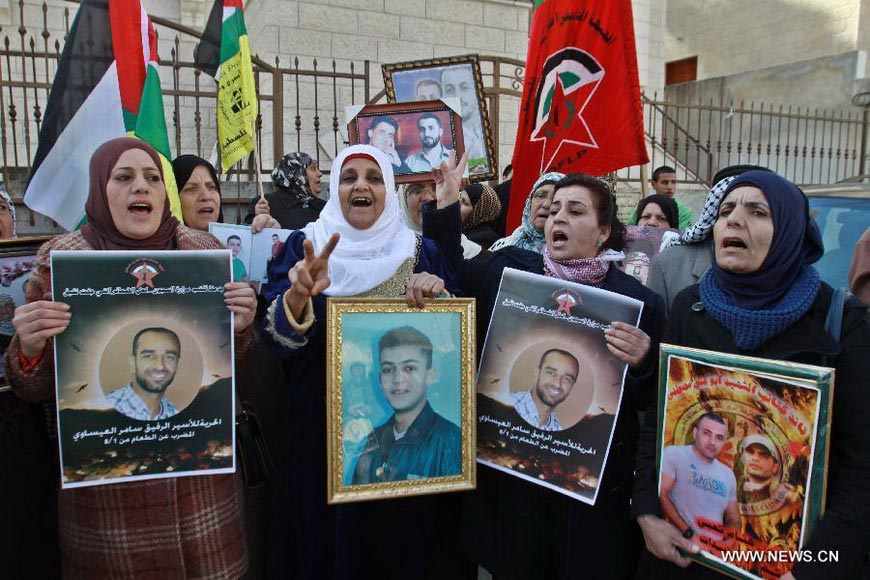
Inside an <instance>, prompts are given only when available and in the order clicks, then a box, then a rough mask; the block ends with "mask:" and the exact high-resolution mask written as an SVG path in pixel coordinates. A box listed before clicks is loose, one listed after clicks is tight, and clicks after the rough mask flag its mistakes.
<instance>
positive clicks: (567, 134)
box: [508, 0, 649, 227]
mask: <svg viewBox="0 0 870 580" xmlns="http://www.w3.org/2000/svg"><path fill="white" fill-rule="evenodd" d="M648 161H649V157H648V156H647V151H646V143H645V140H644V130H643V109H642V106H641V102H640V84H639V82H638V76H637V56H636V52H635V46H634V28H633V23H632V15H631V1H630V0H607V1H606V2H605V1H601V0H581V1H578V0H536V1H535V6H534V12H533V14H532V26H531V33H530V37H529V51H528V56H527V58H526V72H525V82H524V84H523V100H522V104H521V106H520V119H519V126H518V129H517V140H516V145H515V147H514V155H513V167H514V174H513V183H512V185H511V190H512V192H514V195H512V196H511V203H510V208H509V210H508V225H509V226H511V227H513V226H516V225H518V224H519V223H520V220H521V218H522V212H523V206H524V204H525V200H526V197H527V196H528V194H529V193H530V191H529V190H530V189H531V187H532V185H533V184H534V182H535V180H536V179H537V178H538V177H539V176H540V175H541V174H542V173H544V172H546V171H559V172H561V173H571V172H583V173H590V174H593V175H603V174H605V173H608V172H610V171H615V170H617V169H620V168H622V167H628V166H631V165H639V164H643V163H647V162H648Z"/></svg>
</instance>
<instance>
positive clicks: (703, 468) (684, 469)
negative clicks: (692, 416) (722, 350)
mask: <svg viewBox="0 0 870 580" xmlns="http://www.w3.org/2000/svg"><path fill="white" fill-rule="evenodd" d="M727 441H728V423H727V422H726V421H725V419H723V418H722V417H721V416H720V415H717V414H716V413H705V414H704V415H702V416H701V418H700V419H698V421H697V422H696V423H695V426H694V427H693V428H692V444H691V445H671V446H669V447H666V448H665V450H664V453H662V474H661V488H660V492H659V502H660V503H661V508H662V514H663V515H664V516H665V517H666V518H667V519H668V520H670V521H671V522H672V523H673V524H674V525H675V526H676V527H677V529H678V530H680V532H681V533H682V534H683V537H684V538H687V539H688V538H692V537H694V536H695V535H696V534H697V535H698V536H702V537H705V538H708V539H710V540H713V541H717V542H718V541H722V540H723V539H724V536H723V534H721V533H720V532H718V531H716V530H715V529H714V528H717V527H718V528H720V529H721V526H722V525H723V524H724V525H725V526H726V527H729V528H737V527H738V526H739V525H740V513H739V510H738V508H737V479H736V478H735V477H734V472H732V471H731V469H729V468H728V467H727V466H726V465H725V464H723V463H722V462H721V461H719V460H718V459H717V458H718V457H719V454H720V453H721V452H722V449H723V448H724V447H725V443H726V442H727ZM699 541H702V540H699Z"/></svg>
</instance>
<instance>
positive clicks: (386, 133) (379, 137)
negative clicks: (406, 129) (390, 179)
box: [368, 115, 411, 175]
mask: <svg viewBox="0 0 870 580" xmlns="http://www.w3.org/2000/svg"><path fill="white" fill-rule="evenodd" d="M398 131H399V123H398V121H396V120H395V119H393V118H392V117H390V116H389V115H378V116H377V117H375V118H374V119H373V120H372V126H371V129H369V130H368V138H369V141H368V144H369V145H371V146H372V147H376V148H378V149H380V150H381V151H383V152H384V153H386V154H387V157H389V158H390V162H391V163H392V164H393V172H394V173H395V174H396V175H402V174H405V173H410V172H411V170H410V169H408V166H407V165H405V164H404V163H403V162H402V158H401V157H400V156H399V152H398V151H396V133H398Z"/></svg>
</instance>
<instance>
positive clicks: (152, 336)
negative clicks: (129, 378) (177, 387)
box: [133, 332, 181, 393]
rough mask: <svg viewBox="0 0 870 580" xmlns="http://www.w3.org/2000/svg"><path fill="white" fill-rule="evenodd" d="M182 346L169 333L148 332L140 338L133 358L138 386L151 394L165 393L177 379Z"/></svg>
mask: <svg viewBox="0 0 870 580" xmlns="http://www.w3.org/2000/svg"><path fill="white" fill-rule="evenodd" d="M180 354H181V345H180V344H178V341H177V340H176V339H175V337H174V336H172V335H171V334H169V333H166V332H146V333H144V334H143V335H142V336H140V337H139V342H138V343H137V344H136V355H135V357H134V358H133V374H134V376H135V379H136V384H137V385H139V386H140V387H141V388H142V389H143V390H145V391H148V392H149V393H163V392H165V391H166V389H167V388H168V387H169V385H170V384H172V381H173V380H174V379H175V373H176V372H177V371H178V359H179V357H180Z"/></svg>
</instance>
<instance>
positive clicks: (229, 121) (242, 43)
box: [196, 0, 257, 172]
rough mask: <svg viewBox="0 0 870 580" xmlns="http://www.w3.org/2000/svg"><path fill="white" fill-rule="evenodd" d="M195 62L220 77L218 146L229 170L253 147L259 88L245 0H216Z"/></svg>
mask: <svg viewBox="0 0 870 580" xmlns="http://www.w3.org/2000/svg"><path fill="white" fill-rule="evenodd" d="M196 66H197V68H199V69H200V70H202V71H203V72H206V73H208V74H210V75H211V76H213V77H214V78H215V79H216V80H217V81H218V111H217V113H218V122H217V125H218V148H219V150H220V154H221V166H222V167H223V171H224V172H227V171H228V170H229V168H230V167H232V166H233V164H234V163H236V162H237V161H239V160H241V159H244V157H245V156H246V155H247V154H248V153H250V152H251V151H253V150H254V139H255V138H256V136H255V133H254V127H255V126H256V125H255V124H256V120H257V90H256V87H255V86H254V69H253V66H252V65H251V44H250V42H249V41H248V31H247V29H246V28H245V16H244V13H243V12H242V0H215V3H214V6H213V7H212V9H211V14H209V17H208V22H206V25H205V30H204V31H203V33H202V40H201V41H200V43H199V46H198V47H197V50H196Z"/></svg>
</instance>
